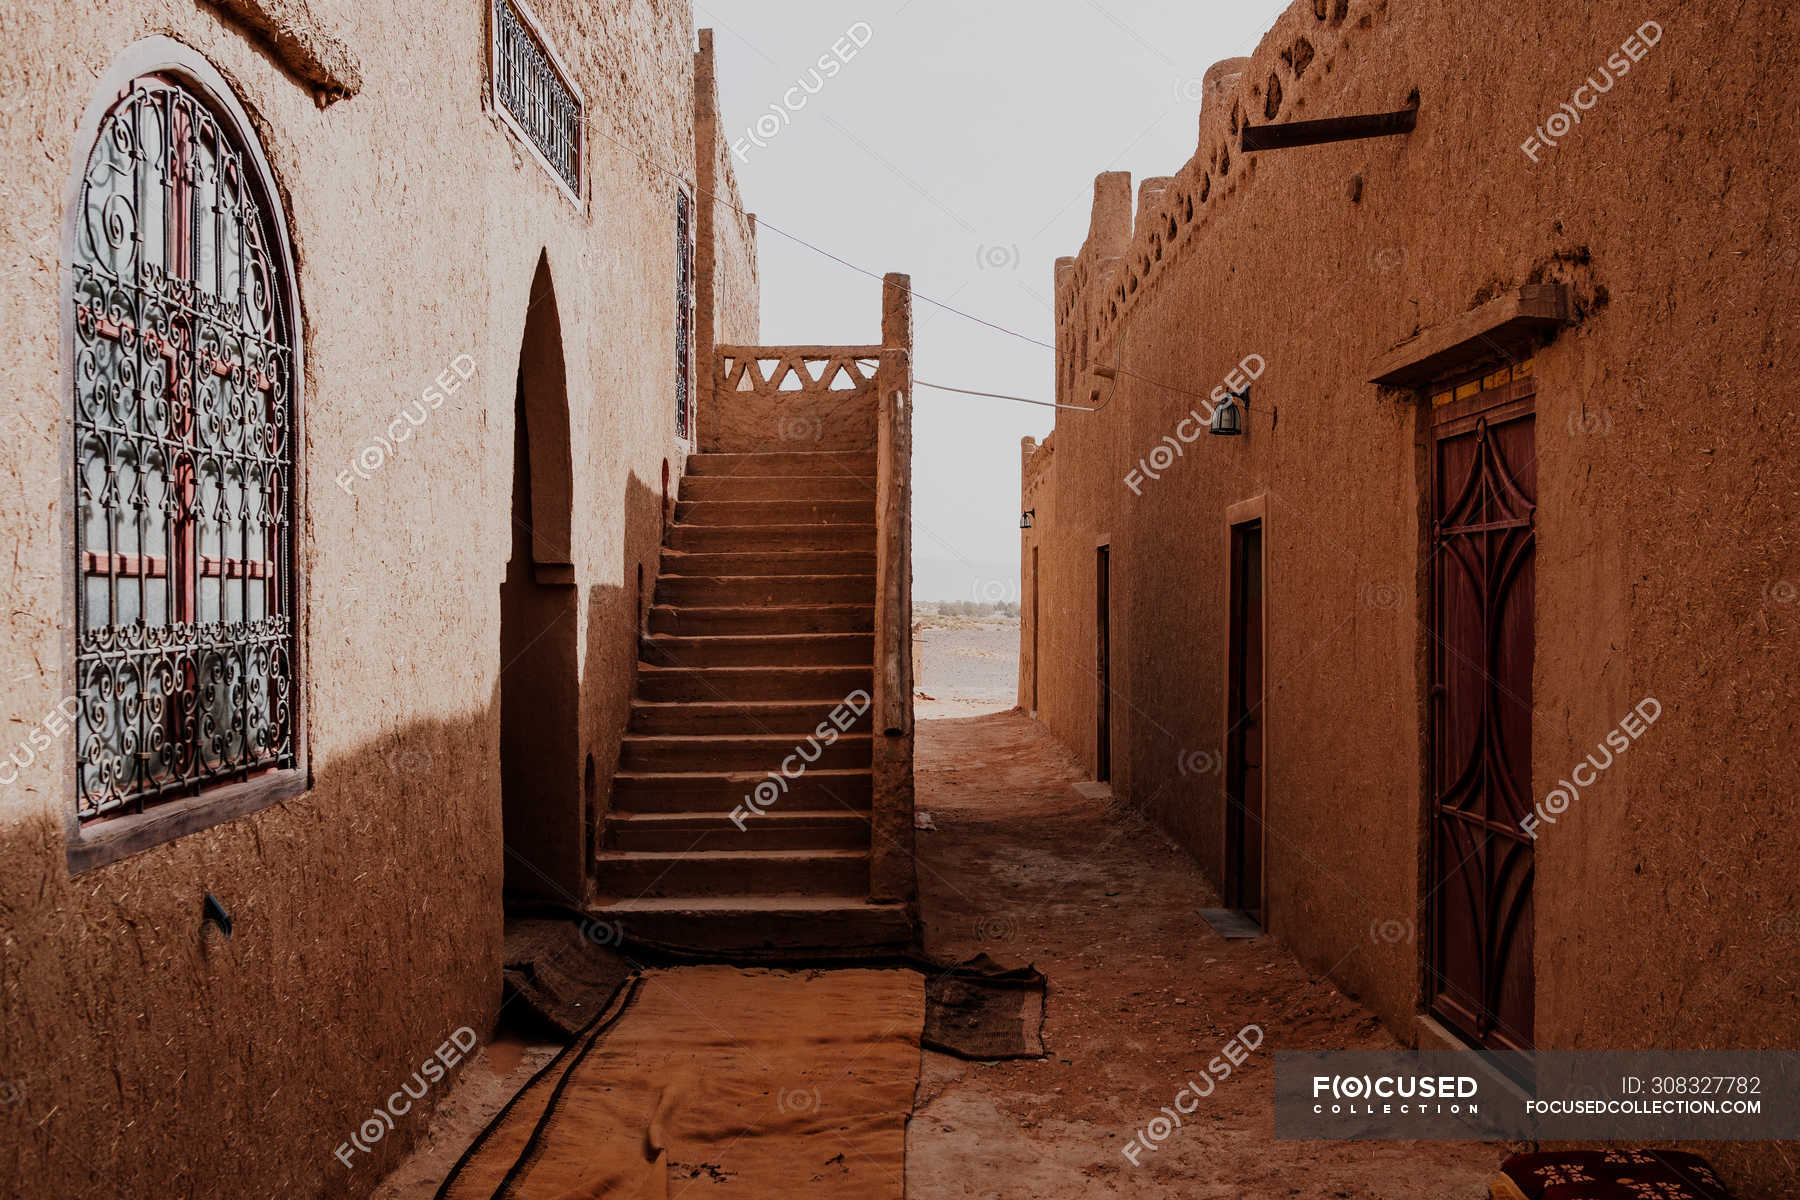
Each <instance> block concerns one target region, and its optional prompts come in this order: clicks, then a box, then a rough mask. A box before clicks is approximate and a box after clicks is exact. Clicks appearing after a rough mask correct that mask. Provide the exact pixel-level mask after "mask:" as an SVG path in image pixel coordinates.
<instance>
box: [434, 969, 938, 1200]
mask: <svg viewBox="0 0 1800 1200" xmlns="http://www.w3.org/2000/svg"><path fill="white" fill-rule="evenodd" d="M924 1015H925V998H924V988H923V987H922V986H921V981H920V978H919V976H918V974H917V973H915V972H914V971H908V970H870V969H858V968H850V969H841V970H832V971H817V970H803V971H780V970H769V969H746V968H740V967H734V966H719V965H707V966H693V967H679V968H674V969H670V970H655V971H649V972H646V973H645V974H644V975H643V976H642V977H641V978H640V979H638V980H635V981H633V982H632V983H631V984H630V985H629V986H627V987H626V988H625V989H623V991H622V992H621V993H620V995H618V996H617V997H615V1001H614V1003H613V1005H612V1006H610V1008H609V1011H607V1012H605V1013H602V1014H600V1016H599V1017H598V1018H596V1019H595V1020H594V1021H593V1022H592V1023H591V1024H590V1025H589V1027H588V1028H586V1029H584V1030H583V1031H582V1032H581V1034H580V1035H579V1036H578V1037H577V1038H576V1040H575V1041H574V1042H572V1043H571V1044H570V1045H569V1047H568V1048H567V1049H565V1050H564V1052H563V1053H562V1054H561V1055H559V1056H558V1057H557V1059H556V1060H555V1061H553V1062H552V1063H551V1064H550V1065H549V1066H548V1067H546V1068H545V1069H544V1071H542V1072H540V1074H539V1075H538V1076H537V1077H536V1078H534V1079H533V1080H532V1082H531V1083H530V1084H528V1085H527V1086H526V1087H525V1089H524V1090H523V1091H521V1092H520V1093H519V1095H518V1096H517V1097H515V1098H514V1100H513V1101H512V1103H511V1104H509V1105H508V1107H507V1108H506V1109H505V1110H503V1111H502V1113H501V1115H500V1116H499V1117H498V1118H496V1120H495V1121H494V1122H493V1124H491V1125H490V1126H489V1127H488V1129H487V1130H486V1131H484V1132H483V1134H482V1136H481V1138H479V1139H478V1140H477V1141H476V1143H475V1145H474V1146H472V1147H470V1149H469V1151H468V1153H466V1154H465V1155H464V1157H463V1160H462V1161H461V1162H459V1163H458V1164H457V1166H456V1168H455V1170H454V1171H453V1172H452V1173H451V1176H450V1178H449V1179H447V1180H445V1182H444V1185H443V1186H442V1187H441V1188H440V1189H439V1190H438V1197H439V1200H502V1198H505V1200H590V1198H592V1200H598V1198H599V1197H660V1196H664V1195H666V1194H667V1193H668V1190H669V1182H670V1181H671V1180H675V1181H677V1182H678V1183H685V1182H688V1181H701V1182H704V1183H705V1185H706V1187H705V1193H706V1195H708V1196H714V1197H724V1198H725V1200H730V1198H731V1197H734V1196H735V1197H743V1198H745V1200H749V1198H752V1197H755V1198H759V1200H760V1198H762V1197H772V1196H782V1197H786V1196H798V1197H820V1198H824V1197H832V1198H836V1197H843V1198H844V1200H853V1198H854V1200H865V1198H868V1200H880V1198H883V1197H891V1198H892V1200H901V1198H902V1197H903V1195H904V1187H905V1145H906V1120H907V1116H908V1114H909V1113H910V1112H911V1109H912V1103H913V1091H914V1088H915V1086H916V1084H917V1081H918V1075H919V1040H920V1033H921V1030H922V1027H923V1025H924Z"/></svg>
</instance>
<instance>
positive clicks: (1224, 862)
mask: <svg viewBox="0 0 1800 1200" xmlns="http://www.w3.org/2000/svg"><path fill="white" fill-rule="evenodd" d="M1245 525H1255V526H1257V527H1258V532H1259V533H1260V535H1261V550H1262V553H1261V554H1260V555H1259V556H1258V558H1259V562H1258V564H1257V569H1258V570H1259V571H1260V572H1261V575H1262V612H1261V614H1260V615H1261V617H1262V651H1263V653H1262V662H1263V670H1262V675H1263V695H1262V720H1261V721H1259V722H1258V723H1257V728H1258V737H1259V740H1260V742H1261V744H1260V745H1259V746H1258V747H1257V749H1258V750H1259V751H1260V754H1259V756H1258V761H1259V762H1261V763H1262V827H1261V829H1260V830H1259V831H1258V837H1259V838H1260V839H1261V841H1262V854H1261V855H1259V856H1258V861H1259V862H1260V863H1261V871H1260V873H1259V876H1258V878H1257V881H1256V888H1257V895H1258V896H1260V897H1261V898H1262V913H1261V918H1260V919H1261V922H1262V926H1263V928H1264V929H1267V928H1269V837H1268V828H1269V773H1268V768H1269V494H1268V493H1267V492H1263V493H1262V494H1260V495H1257V496H1252V497H1251V498H1249V499H1248V500H1240V501H1238V502H1237V503H1236V504H1232V505H1229V506H1228V507H1227V508H1226V509H1225V539H1224V547H1225V570H1224V572H1223V575H1224V579H1225V603H1224V604H1223V605H1222V611H1223V612H1224V613H1225V630H1224V634H1225V636H1224V637H1222V638H1221V639H1220V643H1221V647H1222V653H1221V655H1220V668H1221V669H1220V671H1219V714H1220V716H1219V890H1220V894H1221V899H1222V900H1225V901H1226V902H1229V896H1230V893H1231V890H1232V888H1231V885H1232V882H1233V881H1232V880H1231V878H1230V877H1229V875H1230V871H1231V768H1230V764H1229V763H1228V762H1227V761H1226V756H1227V755H1228V754H1229V752H1230V751H1229V748H1230V746H1231V643H1232V632H1233V630H1232V607H1231V599H1232V597H1233V596H1235V595H1236V594H1237V586H1238V580H1237V554H1236V553H1235V547H1234V545H1233V543H1234V542H1235V540H1236V537H1237V530H1238V529H1239V528H1240V527H1241V526H1245Z"/></svg>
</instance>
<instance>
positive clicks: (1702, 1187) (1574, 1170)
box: [1488, 1150, 1731, 1200]
mask: <svg viewBox="0 0 1800 1200" xmlns="http://www.w3.org/2000/svg"><path fill="white" fill-rule="evenodd" d="M1500 1170H1501V1172H1502V1173H1501V1174H1500V1175H1498V1176H1496V1177H1495V1178H1494V1181H1493V1182H1492V1183H1491V1184H1489V1185H1488V1192H1489V1194H1490V1195H1492V1196H1493V1198H1494V1200H1646V1198H1647V1200H1731V1196H1730V1194H1729V1193H1727V1192H1726V1191H1725V1185H1724V1184H1722V1183H1720V1182H1719V1177H1718V1176H1717V1175H1714V1174H1713V1171H1712V1168H1711V1167H1710V1166H1708V1165H1707V1162H1706V1160H1705V1159H1704V1158H1701V1157H1700V1156H1699V1155H1698V1154H1689V1153H1687V1152H1686V1151H1682V1150H1552V1151H1548V1152H1544V1153H1537V1154H1515V1155H1513V1156H1512V1157H1511V1158H1509V1159H1507V1160H1506V1162H1505V1163H1503V1164H1501V1168H1500Z"/></svg>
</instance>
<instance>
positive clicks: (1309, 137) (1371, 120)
mask: <svg viewBox="0 0 1800 1200" xmlns="http://www.w3.org/2000/svg"><path fill="white" fill-rule="evenodd" d="M1418 120H1419V110H1418V109H1417V108H1402V109H1399V110H1398V111H1396V112H1385V113H1367V114H1364V115H1362V116H1355V117H1325V118H1324V119H1322V120H1318V121H1288V122H1286V123H1285V124H1282V125H1251V124H1248V123H1246V124H1245V125H1244V133H1243V141H1242V142H1241V143H1240V145H1242V147H1243V148H1244V149H1245V150H1287V149H1291V148H1292V147H1295V146H1322V145H1324V144H1325V143H1326V142H1351V141H1356V140H1357V139H1359V138H1375V137H1394V136H1395V135H1397V134H1402V133H1411V132H1412V131H1413V126H1414V125H1416V124H1418Z"/></svg>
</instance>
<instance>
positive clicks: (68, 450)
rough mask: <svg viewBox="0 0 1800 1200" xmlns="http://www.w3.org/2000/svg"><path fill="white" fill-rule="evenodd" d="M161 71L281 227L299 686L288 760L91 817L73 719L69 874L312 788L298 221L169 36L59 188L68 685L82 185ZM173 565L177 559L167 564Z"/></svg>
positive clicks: (94, 99) (245, 135) (197, 57)
mask: <svg viewBox="0 0 1800 1200" xmlns="http://www.w3.org/2000/svg"><path fill="white" fill-rule="evenodd" d="M155 74H161V75H165V76H168V77H171V78H174V79H177V80H179V81H180V82H181V84H182V85H183V86H185V87H188V88H190V89H192V90H193V92H194V93H195V95H196V96H197V97H198V98H199V99H200V100H201V101H202V102H203V103H205V104H206V105H207V106H208V107H209V108H210V109H211V110H212V112H213V115H214V116H215V118H216V119H217V120H218V121H219V122H220V124H221V126H222V127H223V128H226V129H229V131H230V133H231V135H232V136H234V137H235V138H236V140H237V141H238V142H239V144H240V145H241V146H242V149H243V159H244V166H245V168H246V170H247V171H249V172H252V173H253V174H254V180H253V181H251V180H247V181H246V182H247V183H253V186H255V187H256V188H257V190H258V191H259V192H260V198H261V199H262V200H263V201H264V202H265V204H266V205H267V208H268V219H269V223H270V226H271V228H272V230H273V232H274V234H275V237H274V241H275V245H274V246H272V247H270V254H271V257H272V258H273V259H274V260H275V262H276V264H277V266H278V268H279V270H280V272H281V279H282V292H283V295H282V296H281V297H280V301H281V303H282V304H283V306H284V309H285V312H286V315H287V319H288V321H289V322H290V324H291V326H292V328H291V329H290V330H289V331H288V333H289V335H290V337H291V342H292V345H291V350H292V356H293V384H292V395H291V397H290V402H289V403H290V410H291V411H290V421H291V423H292V430H291V436H292V453H293V460H292V465H291V470H292V477H291V483H290V496H289V504H290V509H291V512H290V522H289V530H288V537H289V553H288V557H289V560H290V561H289V563H288V569H289V573H290V578H289V580H288V588H287V590H288V595H289V597H290V599H289V603H290V605H291V608H292V614H291V627H292V637H293V664H292V677H293V686H292V695H291V704H292V706H293V716H292V721H293V735H292V738H293V759H294V765H293V766H291V767H278V768H274V769H269V770H265V771H263V772H262V773H260V774H258V775H256V776H253V777H251V778H248V779H240V780H225V781H221V782H219V783H217V784H214V785H212V786H210V787H202V789H201V790H200V791H199V792H198V793H196V794H195V795H193V796H186V797H181V798H179V799H173V800H165V801H162V802H160V803H157V804H155V805H153V806H151V807H148V808H146V809H144V810H143V811H141V812H134V813H124V814H119V815H116V816H107V817H100V818H96V819H93V820H91V821H89V822H88V823H87V824H86V825H83V823H82V821H81V819H80V816H79V813H78V809H77V797H78V794H79V788H80V783H79V775H78V762H79V755H78V753H77V752H76V749H75V747H76V733H75V730H74V728H73V727H71V728H70V730H69V731H68V732H67V733H66V734H64V735H63V736H62V738H61V739H60V744H61V745H62V747H63V749H64V752H65V753H66V754H67V755H68V758H67V762H66V765H65V767H64V769H63V770H62V772H61V773H60V775H59V781H60V787H59V788H58V790H57V793H56V794H57V796H58V802H59V805H60V807H61V809H62V812H63V814H64V830H65V835H66V843H67V864H68V869H69V873H70V874H71V875H75V874H79V873H81V872H83V871H88V870H92V869H94V868H96V867H100V866H104V865H106V864H108V863H112V862H117V861H118V860H120V859H122V858H125V857H127V856H129V855H133V854H137V853H140V852H142V851H144V850H148V849H150V848H152V847H154V846H159V845H162V844H164V843H166V842H170V841H173V840H175V839H177V838H180V837H184V836H186V835H187V834H190V833H197V832H200V831H201V830H204V829H209V828H212V827H214V826H216V825H220V824H223V823H225V822H227V821H232V820H236V819H237V818H239V817H243V816H248V815H249V814H251V813H254V812H258V811H260V810H262V809H264V808H267V807H269V806H271V805H273V804H278V803H280V802H281V801H283V800H288V799H291V798H293V797H295V796H298V795H300V794H301V793H303V792H305V791H307V790H308V789H309V788H310V787H311V785H312V775H311V770H312V768H311V761H310V756H309V753H308V738H307V731H308V723H307V715H308V709H309V705H308V703H307V699H308V686H309V682H310V675H309V672H308V656H307V646H306V643H307V638H306V622H305V618H304V614H305V612H306V600H305V597H306V594H307V593H306V581H307V551H306V546H305V541H304V538H303V536H302V531H303V530H304V528H305V517H306V513H307V478H306V461H305V457H306V456H305V453H304V446H305V443H304V441H303V440H302V438H301V436H300V434H301V431H302V430H303V429H304V428H305V411H306V409H305V395H306V362H305V320H304V315H303V313H302V311H301V307H300V294H299V273H298V268H297V264H296V262H295V259H294V249H293V234H292V232H291V231H292V225H291V224H290V222H289V219H288V212H287V206H286V204H285V203H284V201H283V193H282V189H281V187H280V183H279V181H278V180H277V179H276V177H275V173H274V171H273V170H272V169H271V168H270V166H269V162H268V159H267V156H266V154H265V151H264V149H263V142H262V137H261V134H260V133H259V131H258V129H257V126H256V124H255V123H254V122H253V121H252V120H251V119H250V115H249V113H248V112H247V111H246V110H245V109H244V107H243V105H242V103H241V102H240V101H239V100H238V98H237V95H236V93H235V91H234V90H233V89H232V87H231V85H230V84H229V83H227V82H226V80H225V78H224V76H222V75H221V74H220V73H219V72H218V70H217V69H216V68H214V67H213V65H212V64H211V63H210V62H208V61H207V60H206V58H205V57H203V56H202V55H201V54H200V53H199V52H197V51H195V50H193V49H191V48H190V47H188V46H186V45H184V44H182V43H181V42H178V41H175V40H174V39H173V38H167V37H151V38H145V39H143V40H141V41H138V42H135V43H133V44H132V45H130V46H128V47H127V48H126V49H125V50H124V51H122V52H121V53H120V54H119V55H118V57H117V58H115V59H114V60H113V62H112V63H111V65H110V66H109V67H108V68H107V70H106V71H105V72H104V73H103V74H102V75H101V76H100V78H99V79H98V80H96V81H95V82H94V84H93V85H92V86H91V88H90V91H89V96H90V99H89V101H88V104H87V107H86V109H85V111H84V113H83V115H82V119H81V123H80V125H79V126H78V127H77V129H76V132H75V136H74V139H73V140H72V142H71V143H70V147H71V155H70V166H69V174H68V179H67V182H66V184H65V186H64V192H63V221H62V241H61V245H60V247H59V251H58V252H59V259H58V262H59V264H60V266H61V267H62V269H61V270H60V272H59V273H60V276H61V284H60V288H59V303H60V311H59V313H58V322H59V324H60V326H61V330H62V339H61V357H60V360H59V362H58V377H59V386H60V387H61V388H62V397H63V399H62V403H63V404H64V406H65V407H64V409H63V422H64V423H63V424H62V425H61V426H60V428H61V429H62V431H63V432H62V437H61V439H60V440H61V443H62V450H61V458H60V465H61V468H62V473H61V476H60V481H61V482H60V484H59V492H58V494H59V495H60V496H62V497H63V498H64V499H65V500H66V503H65V505H64V513H63V521H62V529H61V535H62V537H61V542H60V545H62V546H63V547H67V548H69V549H70V551H71V553H70V556H69V559H68V563H69V565H68V567H67V568H66V569H65V572H64V576H63V578H64V587H63V612H64V613H65V614H66V615H67V622H66V626H65V628H64V631H63V670H62V676H61V678H62V687H61V694H62V695H64V696H69V697H77V696H79V695H80V688H79V686H78V685H79V679H78V675H77V670H76V649H77V641H78V638H79V632H78V631H79V628H80V621H79V619H78V616H77V614H78V612H79V608H78V606H79V605H81V604H82V603H84V600H83V594H82V593H83V588H84V586H85V581H86V579H87V573H86V571H85V570H83V569H81V567H80V565H79V564H77V563H75V562H74V555H73V553H72V551H73V549H74V548H75V547H77V546H79V545H80V542H79V528H78V526H79V522H80V520H81V514H80V513H79V511H77V510H78V505H77V504H76V503H75V502H74V493H73V492H72V491H70V489H71V488H73V487H74V485H75V480H76V471H77V470H78V468H79V466H80V461H79V459H78V457H77V453H76V448H75V438H74V437H73V431H74V428H75V423H76V409H75V406H76V403H77V401H76V388H75V380H74V378H73V371H74V366H75V361H76V359H75V356H76V353H77V345H78V343H77V337H78V334H77V332H76V328H75V324H76V321H75V302H76V294H75V282H76V281H75V272H74V271H72V270H70V269H68V265H69V264H71V263H73V262H74V261H75V252H76V239H77V238H78V237H79V225H80V220H81V212H82V205H83V202H84V183H85V180H86V177H87V172H88V167H89V162H90V159H91V156H92V154H93V151H94V148H95V146H96V144H97V141H98V139H99V137H100V134H101V132H102V126H103V123H104V121H105V119H106V117H107V115H108V114H109V113H110V112H111V111H112V110H113V108H114V107H115V106H116V105H117V103H118V100H119V96H120V94H121V93H122V92H123V91H124V90H125V89H127V88H128V87H129V86H130V85H131V82H132V81H133V80H135V79H138V78H139V77H141V76H145V75H155ZM170 566H171V567H172V564H170Z"/></svg>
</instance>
